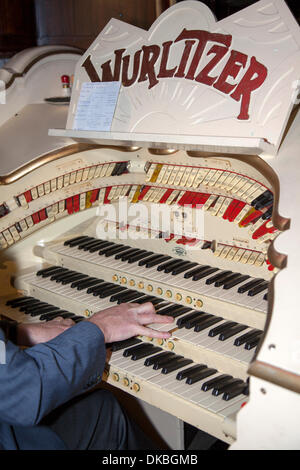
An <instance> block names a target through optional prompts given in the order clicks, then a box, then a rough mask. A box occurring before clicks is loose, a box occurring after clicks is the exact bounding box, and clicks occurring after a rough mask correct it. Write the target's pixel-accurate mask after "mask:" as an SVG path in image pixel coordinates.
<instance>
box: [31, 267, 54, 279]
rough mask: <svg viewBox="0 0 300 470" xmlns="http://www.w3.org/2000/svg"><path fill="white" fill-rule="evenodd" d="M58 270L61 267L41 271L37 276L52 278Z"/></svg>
mask: <svg viewBox="0 0 300 470" xmlns="http://www.w3.org/2000/svg"><path fill="white" fill-rule="evenodd" d="M57 269H60V266H50V267H49V268H44V269H40V270H39V271H37V273H36V275H37V276H42V277H47V276H50V274H51V273H53V272H55V271H56V270H57Z"/></svg>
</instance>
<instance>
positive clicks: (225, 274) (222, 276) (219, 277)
mask: <svg viewBox="0 0 300 470" xmlns="http://www.w3.org/2000/svg"><path fill="white" fill-rule="evenodd" d="M229 274H232V271H222V272H220V273H218V274H215V275H214V276H212V277H209V278H208V279H206V281H205V284H208V285H210V284H213V283H214V282H217V281H221V280H222V279H226V278H227V277H228V276H229Z"/></svg>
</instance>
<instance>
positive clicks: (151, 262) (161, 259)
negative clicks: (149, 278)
mask: <svg viewBox="0 0 300 470" xmlns="http://www.w3.org/2000/svg"><path fill="white" fill-rule="evenodd" d="M169 259H171V256H164V255H161V256H159V257H156V258H154V257H153V259H151V256H150V258H148V259H147V260H146V263H145V267H146V268H153V266H157V265H158V264H160V263H163V262H164V261H167V260H169ZM139 265H140V263H139Z"/></svg>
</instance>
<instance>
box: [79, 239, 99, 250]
mask: <svg viewBox="0 0 300 470" xmlns="http://www.w3.org/2000/svg"><path fill="white" fill-rule="evenodd" d="M99 241H100V240H98V239H97V238H92V239H91V240H83V242H80V243H79V245H77V248H78V250H84V251H87V250H88V249H89V248H90V247H91V246H93V245H94V244H95V243H97V242H99Z"/></svg>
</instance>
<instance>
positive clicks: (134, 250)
mask: <svg viewBox="0 0 300 470" xmlns="http://www.w3.org/2000/svg"><path fill="white" fill-rule="evenodd" d="M139 251H140V250H139V248H130V249H129V250H127V251H126V252H125V253H118V254H117V255H116V256H115V259H120V260H121V261H126V260H127V259H128V257H130V256H131V255H135V254H137V253H138V252H139Z"/></svg>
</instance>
